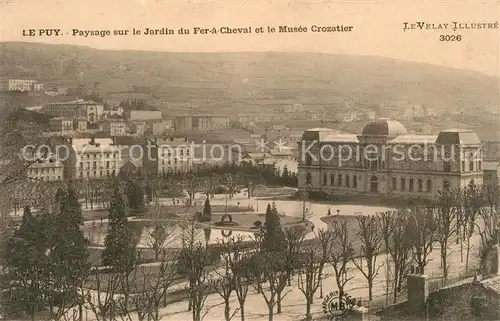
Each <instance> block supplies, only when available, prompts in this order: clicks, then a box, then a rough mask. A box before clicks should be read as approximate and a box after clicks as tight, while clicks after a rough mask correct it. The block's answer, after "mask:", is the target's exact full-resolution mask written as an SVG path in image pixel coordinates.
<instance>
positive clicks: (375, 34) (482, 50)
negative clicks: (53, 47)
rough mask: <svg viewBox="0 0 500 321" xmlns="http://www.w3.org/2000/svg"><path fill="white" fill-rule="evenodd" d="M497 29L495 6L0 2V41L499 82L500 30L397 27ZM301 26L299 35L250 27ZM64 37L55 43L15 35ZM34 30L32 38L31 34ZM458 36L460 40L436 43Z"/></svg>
mask: <svg viewBox="0 0 500 321" xmlns="http://www.w3.org/2000/svg"><path fill="white" fill-rule="evenodd" d="M453 21H456V22H459V23H494V22H500V4H499V2H498V1H440V2H436V1H418V2H417V1H404V2H402V1H355V2H354V1H335V2H331V1H330V2H327V1H314V2H313V1H295V2H292V1H273V2H270V1H259V0H253V1H244V2H243V1H237V0H223V1H175V0H169V1H163V0H154V1H151V0H120V1H111V0H104V1H97V0H86V1H78V0H66V1H48V0H38V1H35V0H24V1H23V0H0V41H2V42H5V41H25V42H27V41H30V42H42V43H52V44H75V45H86V46H90V47H94V48H100V49H133V50H151V51H176V52H239V51H302V52H321V53H332V54H359V55H369V56H384V57H390V58H395V59H402V60H409V61H416V62H424V63H431V64H435V65H442V66H447V67H454V68H462V69H471V70H475V71H480V72H483V73H486V74H489V75H494V76H499V75H500V72H499V71H500V56H499V52H500V29H481V30H457V31H453V30H451V29H448V30H407V31H404V30H403V23H405V22H408V23H416V22H424V23H431V24H435V26H438V24H444V23H447V24H448V28H451V27H452V25H453ZM280 25H288V26H304V27H307V28H308V32H307V33H279V32H276V33H263V34H256V33H255V29H256V28H258V27H261V26H262V27H264V28H265V29H267V26H272V27H276V28H277V27H278V26H280ZM313 25H317V26H336V25H345V26H353V29H352V31H351V32H343V33H342V32H336V33H313V32H311V26H313ZM163 27H166V28H171V29H174V30H175V31H176V32H177V30H178V29H179V28H189V29H191V30H192V28H194V27H201V28H213V27H216V28H217V29H219V28H220V27H230V28H245V27H252V28H253V33H252V34H246V35H245V34H240V35H229V34H216V35H212V34H208V35H194V34H191V35H178V34H175V35H155V36H148V35H131V34H130V33H131V31H130V32H129V35H127V36H107V37H79V36H78V37H74V36H72V35H71V33H72V29H80V30H110V31H111V33H113V31H114V30H115V29H129V30H131V29H132V28H136V29H138V30H141V31H144V29H145V28H153V29H156V28H163ZM39 28H49V29H50V28H55V29H62V33H63V34H62V35H60V36H52V37H47V36H38V35H37V36H34V37H27V36H23V30H27V29H39ZM37 32H38V31H37ZM440 35H461V37H462V38H461V41H459V42H457V41H449V42H446V41H440V40H439V37H440Z"/></svg>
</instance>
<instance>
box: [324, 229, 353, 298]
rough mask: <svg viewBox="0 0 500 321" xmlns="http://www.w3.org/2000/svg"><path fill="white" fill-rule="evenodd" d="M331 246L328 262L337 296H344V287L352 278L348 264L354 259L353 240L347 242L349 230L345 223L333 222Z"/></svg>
mask: <svg viewBox="0 0 500 321" xmlns="http://www.w3.org/2000/svg"><path fill="white" fill-rule="evenodd" d="M332 234H333V235H334V237H333V246H332V252H331V253H330V257H329V262H330V264H331V265H332V267H333V270H334V271H335V282H336V284H337V288H338V291H339V296H342V295H344V287H345V285H346V284H347V282H349V281H350V280H351V279H352V278H353V277H352V276H351V277H349V276H348V275H347V274H348V272H349V262H351V260H352V259H353V258H354V248H353V246H352V244H353V243H354V239H351V240H349V229H348V227H347V222H346V221H337V220H336V221H333V225H332Z"/></svg>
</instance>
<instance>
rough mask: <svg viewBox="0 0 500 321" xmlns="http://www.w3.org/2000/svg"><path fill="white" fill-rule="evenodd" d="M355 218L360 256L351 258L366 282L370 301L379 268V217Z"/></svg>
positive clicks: (380, 240) (363, 216)
mask: <svg viewBox="0 0 500 321" xmlns="http://www.w3.org/2000/svg"><path fill="white" fill-rule="evenodd" d="M356 219H357V221H358V227H359V230H358V233H357V238H358V239H359V240H360V243H361V246H360V250H361V253H360V254H361V256H360V258H359V259H358V260H356V259H353V263H354V265H355V266H356V268H358V270H359V271H361V273H362V274H363V276H364V277H365V278H366V281H367V282H368V298H369V300H370V301H371V300H373V281H374V280H375V278H376V277H377V276H378V272H379V270H380V265H377V258H378V255H379V251H380V248H381V246H382V231H381V228H380V224H379V222H380V218H379V217H378V216H371V215H362V216H358V217H356ZM363 260H364V261H365V262H366V264H365V266H363Z"/></svg>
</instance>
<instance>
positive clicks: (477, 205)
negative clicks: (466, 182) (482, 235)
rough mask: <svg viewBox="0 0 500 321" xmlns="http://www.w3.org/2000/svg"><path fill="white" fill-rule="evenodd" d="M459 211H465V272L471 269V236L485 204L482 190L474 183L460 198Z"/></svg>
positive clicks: (464, 189)
mask: <svg viewBox="0 0 500 321" xmlns="http://www.w3.org/2000/svg"><path fill="white" fill-rule="evenodd" d="M459 202H460V205H461V206H460V207H459V211H460V212H463V215H462V217H463V223H462V226H463V236H464V238H465V243H466V249H465V250H466V256H465V272H466V273H468V271H469V256H470V250H471V248H472V244H471V238H472V235H473V234H474V231H475V229H476V221H477V219H478V217H479V216H480V213H481V210H482V209H483V206H484V205H485V199H484V195H483V194H482V193H481V190H480V189H479V188H478V187H477V186H474V185H470V186H467V187H464V188H463V189H462V193H461V199H460V200H459Z"/></svg>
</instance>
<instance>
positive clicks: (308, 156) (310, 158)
mask: <svg viewBox="0 0 500 321" xmlns="http://www.w3.org/2000/svg"><path fill="white" fill-rule="evenodd" d="M169 156H170V155H169ZM306 165H307V166H311V165H312V157H311V155H309V154H306Z"/></svg>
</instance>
